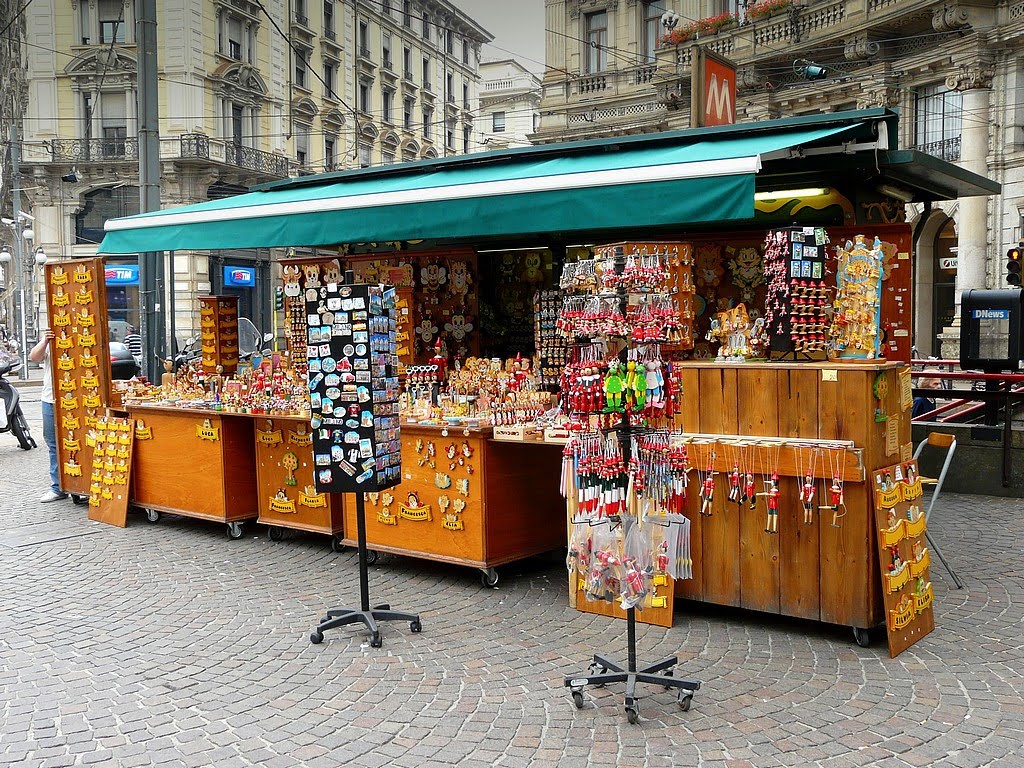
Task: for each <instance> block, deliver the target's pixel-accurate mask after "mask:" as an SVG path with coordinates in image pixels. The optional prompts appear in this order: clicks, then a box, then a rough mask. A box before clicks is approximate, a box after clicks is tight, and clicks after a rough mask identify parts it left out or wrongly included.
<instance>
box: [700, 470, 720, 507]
mask: <svg viewBox="0 0 1024 768" xmlns="http://www.w3.org/2000/svg"><path fill="white" fill-rule="evenodd" d="M717 474H718V473H717V472H715V471H714V466H713V465H712V464H708V473H707V475H706V476H705V477H704V482H703V483H701V485H700V498H701V502H700V513H701V514H702V515H704V516H706V517H711V502H712V501H713V500H714V496H715V475H717Z"/></svg>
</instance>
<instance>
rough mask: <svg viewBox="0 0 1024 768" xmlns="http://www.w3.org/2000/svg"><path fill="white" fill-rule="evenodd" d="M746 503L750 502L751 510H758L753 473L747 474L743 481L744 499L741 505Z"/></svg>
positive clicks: (741, 500)
mask: <svg viewBox="0 0 1024 768" xmlns="http://www.w3.org/2000/svg"><path fill="white" fill-rule="evenodd" d="M745 501H749V502H750V509H751V510H754V509H757V493H756V486H755V483H754V474H753V473H752V472H747V476H746V479H744V481H743V497H742V498H741V499H740V504H742V503H743V502H745Z"/></svg>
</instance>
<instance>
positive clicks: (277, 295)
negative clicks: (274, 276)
mask: <svg viewBox="0 0 1024 768" xmlns="http://www.w3.org/2000/svg"><path fill="white" fill-rule="evenodd" d="M282 309H284V288H282V287H281V286H280V285H278V286H275V287H274V310H275V311H276V312H280V311H281V310H282Z"/></svg>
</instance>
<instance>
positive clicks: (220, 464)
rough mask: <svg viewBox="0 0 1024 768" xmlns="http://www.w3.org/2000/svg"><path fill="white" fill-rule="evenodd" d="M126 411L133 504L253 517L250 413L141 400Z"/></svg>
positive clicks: (207, 516) (206, 516) (203, 515)
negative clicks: (131, 434)
mask: <svg viewBox="0 0 1024 768" xmlns="http://www.w3.org/2000/svg"><path fill="white" fill-rule="evenodd" d="M128 413H129V414H130V415H131V417H132V418H133V419H136V434H135V451H134V456H133V459H132V462H133V478H132V481H133V486H134V490H133V496H132V499H133V502H134V504H135V505H136V506H139V507H144V508H146V509H152V510H158V511H162V512H171V513H174V514H176V515H183V516H185V517H196V518H199V519H202V520H215V521H217V522H222V523H232V522H237V521H241V520H249V519H251V518H254V517H256V515H257V514H258V511H259V505H258V501H257V494H256V482H255V477H256V452H255V448H254V441H253V419H252V418H251V417H248V416H240V415H231V414H224V413H220V412H217V411H200V410H192V409H183V408H159V407H153V406H142V405H133V406H129V407H128ZM140 421H141V422H142V423H141V424H139V422H140ZM140 427H141V429H140Z"/></svg>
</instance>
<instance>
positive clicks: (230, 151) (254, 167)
mask: <svg viewBox="0 0 1024 768" xmlns="http://www.w3.org/2000/svg"><path fill="white" fill-rule="evenodd" d="M178 144H179V155H178V156H179V157H181V158H194V159H197V160H210V161H212V162H217V163H225V164H227V165H234V166H236V167H238V168H245V169H246V170H249V171H256V172H257V173H265V174H267V175H268V176H278V177H281V178H285V177H287V176H288V158H287V157H284V156H283V155H277V154H274V153H273V152H264V151H263V150H261V149H254V148H252V147H244V146H241V145H239V144H235V143H233V142H230V141H223V140H221V139H211V138H210V137H209V136H205V135H204V134H201V133H185V134H182V135H181V136H180V137H179V138H178Z"/></svg>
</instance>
